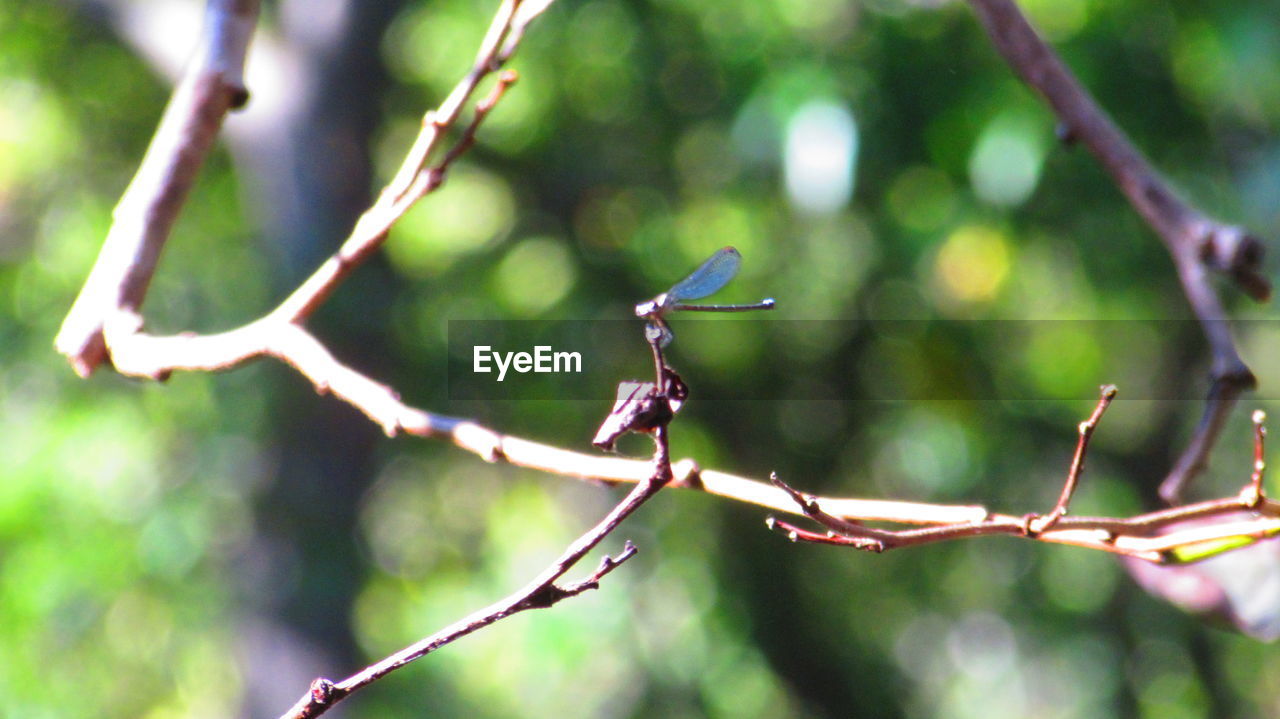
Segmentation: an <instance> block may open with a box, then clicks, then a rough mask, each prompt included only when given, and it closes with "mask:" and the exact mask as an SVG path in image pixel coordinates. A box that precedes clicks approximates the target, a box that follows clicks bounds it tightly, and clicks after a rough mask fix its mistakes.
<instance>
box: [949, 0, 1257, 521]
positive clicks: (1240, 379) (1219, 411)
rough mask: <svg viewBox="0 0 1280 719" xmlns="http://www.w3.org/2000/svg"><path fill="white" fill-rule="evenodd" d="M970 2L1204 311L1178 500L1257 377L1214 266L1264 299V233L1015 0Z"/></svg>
mask: <svg viewBox="0 0 1280 719" xmlns="http://www.w3.org/2000/svg"><path fill="white" fill-rule="evenodd" d="M969 4H970V5H972V6H973V9H974V12H975V13H976V14H977V16H978V19H979V21H981V23H982V26H983V27H984V28H985V29H986V31H987V34H988V35H989V36H990V37H991V40H992V42H993V43H994V44H995V47H996V49H997V50H998V51H999V52H1000V54H1001V55H1002V56H1003V57H1004V59H1005V60H1006V61H1007V62H1008V63H1009V65H1010V66H1011V67H1012V68H1013V69H1014V71H1015V72H1016V73H1017V74H1018V76H1019V77H1021V78H1022V80H1023V81H1024V82H1026V83H1027V84H1028V85H1030V86H1031V87H1032V88H1034V89H1035V90H1036V91H1037V92H1039V93H1040V94H1041V95H1042V96H1043V97H1044V100H1045V102H1047V103H1048V105H1049V107H1050V108H1052V110H1053V111H1054V113H1056V114H1057V116H1058V118H1059V119H1060V121H1061V122H1062V126H1063V130H1064V136H1065V137H1068V138H1071V139H1073V140H1078V141H1080V142H1082V143H1084V145H1085V146H1086V147H1088V148H1089V151H1090V152H1092V153H1093V155H1094V157H1096V158H1097V159H1098V162H1099V163H1101V164H1102V167H1103V168H1104V169H1105V170H1106V171H1107V173H1108V174H1110V175H1111V177H1112V179H1113V180H1115V183H1116V185H1117V186H1118V187H1119V188H1120V191H1121V192H1122V193H1124V195H1125V197H1127V198H1128V199H1129V202H1130V204H1132V205H1133V207H1134V209H1136V210H1137V211H1138V214H1140V215H1142V217H1143V219H1145V220H1146V221H1147V224H1149V225H1151V227H1152V229H1154V230H1155V231H1156V233H1157V234H1158V235H1159V236H1160V239H1161V240H1162V241H1163V242H1164V245H1165V247H1166V248H1167V249H1168V251H1169V254H1170V255H1172V257H1173V262H1174V266H1175V267H1176V268H1177V271H1178V279H1179V280H1180V281H1181V282H1182V288H1183V291H1184V293H1185V294H1186V296H1187V301H1188V302H1189V303H1190V305H1191V309H1192V311H1193V312H1195V314H1196V317H1197V318H1198V319H1199V320H1200V324H1201V326H1202V328H1203V330H1204V333H1205V337H1206V338H1207V340H1208V342H1209V348H1210V351H1211V353H1212V356H1213V361H1212V371H1211V377H1210V381H1211V387H1210V390H1209V396H1208V401H1207V405H1206V407H1205V412H1204V416H1203V418H1202V419H1201V421H1200V424H1199V426H1197V428H1196V431H1195V434H1194V436H1193V437H1192V439H1191V441H1190V442H1189V443H1188V445H1187V448H1186V449H1185V450H1184V451H1183V453H1182V456H1181V457H1180V458H1179V459H1178V461H1177V463H1176V464H1175V465H1174V468H1173V469H1172V470H1171V471H1170V473H1169V475H1168V477H1166V479H1165V481H1164V484H1162V485H1161V488H1160V494H1161V496H1162V497H1164V498H1165V500H1166V501H1169V502H1171V503H1172V502H1175V501H1177V500H1178V498H1179V496H1180V495H1181V492H1182V489H1183V487H1184V486H1185V485H1186V483H1187V482H1189V481H1190V480H1191V479H1192V478H1193V477H1195V476H1196V475H1197V474H1199V473H1200V472H1201V471H1202V470H1203V469H1204V467H1205V465H1206V463H1207V461H1208V456H1209V454H1210V452H1211V451H1212V450H1213V445H1214V444H1215V443H1216V441H1217V438H1218V436H1219V434H1220V433H1221V431H1222V427H1223V425H1224V424H1225V419H1226V416H1227V415H1228V414H1229V413H1230V411H1231V409H1232V407H1233V406H1234V405H1235V401H1236V399H1237V398H1238V397H1239V396H1240V393H1241V392H1243V391H1244V390H1246V389H1252V388H1253V387H1254V386H1255V384H1256V380H1255V379H1254V376H1253V373H1252V372H1250V371H1249V368H1248V366H1246V365H1245V363H1244V361H1243V360H1241V359H1240V355H1239V353H1238V352H1237V350H1236V345H1235V340H1234V339H1233V338H1232V336H1231V327H1230V324H1229V323H1228V320H1227V315H1226V312H1225V310H1224V309H1223V307H1222V302H1221V300H1219V298H1218V295H1217V294H1216V292H1215V291H1214V289H1213V287H1212V286H1211V285H1210V283H1209V270H1216V271H1218V272H1221V273H1223V274H1225V275H1227V276H1228V277H1230V278H1231V279H1232V280H1234V281H1235V283H1236V284H1237V285H1238V286H1239V287H1240V288H1241V289H1242V290H1244V292H1245V293H1247V294H1248V295H1249V296H1251V297H1253V298H1254V299H1256V300H1259V301H1264V300H1266V299H1268V298H1269V297H1270V295H1271V284H1270V282H1269V281H1268V280H1267V278H1266V277H1265V276H1264V275H1263V274H1262V272H1261V265H1262V257H1263V253H1264V248H1263V245H1262V242H1261V241H1260V240H1258V239H1257V238H1256V237H1254V236H1252V235H1250V234H1249V233H1248V232H1247V231H1246V230H1244V229H1243V228H1241V227H1237V226H1235V225H1228V224H1224V223H1222V222H1219V221H1217V220H1215V219H1213V218H1210V217H1208V216H1206V215H1205V214H1204V213H1202V212H1200V211H1199V210H1197V209H1196V208H1194V207H1192V206H1191V205H1189V204H1188V203H1186V202H1185V201H1184V200H1182V198H1180V197H1179V196H1178V195H1177V193H1175V192H1174V191H1173V190H1172V189H1171V188H1170V187H1169V185H1168V183H1167V182H1165V180H1164V179H1163V178H1162V177H1161V176H1160V174H1159V173H1158V172H1156V171H1155V169H1153V168H1152V167H1151V164H1150V163H1149V162H1148V161H1147V159H1146V158H1145V157H1143V156H1142V153H1141V152H1139V151H1138V149H1137V148H1136V147H1134V146H1133V143H1132V142H1130V141H1129V138H1128V137H1126V136H1125V134H1124V132H1122V131H1121V130H1120V128H1118V127H1117V126H1116V125H1115V123H1113V122H1112V121H1111V120H1110V119H1109V118H1108V117H1107V115H1106V113H1105V112H1104V111H1103V110H1102V108H1101V107H1099V106H1098V103H1097V102H1096V101H1095V100H1094V99H1093V98H1092V97H1091V96H1090V95H1089V93H1088V92H1087V91H1086V90H1085V89H1084V88H1083V87H1081V85H1080V83H1079V82H1078V81H1077V80H1076V78H1075V77H1074V76H1073V75H1072V74H1071V71H1070V70H1068V69H1067V67H1066V65H1065V64H1063V62H1062V60H1061V59H1060V58H1059V57H1058V56H1057V54H1056V53H1054V51H1053V50H1052V49H1051V48H1050V47H1049V46H1048V45H1047V44H1045V42H1044V41H1043V40H1042V39H1040V37H1039V35H1037V34H1036V31H1035V29H1034V28H1032V27H1031V24H1030V23H1029V22H1028V21H1027V19H1026V17H1024V16H1023V15H1022V13H1021V11H1020V10H1019V9H1018V6H1017V4H1016V3H1015V2H1014V0H969Z"/></svg>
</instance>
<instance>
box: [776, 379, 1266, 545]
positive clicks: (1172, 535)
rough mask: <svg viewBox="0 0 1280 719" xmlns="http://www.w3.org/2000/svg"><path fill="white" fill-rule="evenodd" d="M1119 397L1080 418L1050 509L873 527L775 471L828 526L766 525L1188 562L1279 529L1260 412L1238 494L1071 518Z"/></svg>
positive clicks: (794, 534) (805, 534) (816, 539)
mask: <svg viewBox="0 0 1280 719" xmlns="http://www.w3.org/2000/svg"><path fill="white" fill-rule="evenodd" d="M1115 396H1116V388H1115V387H1114V386H1113V385H1106V386H1104V387H1103V388H1102V394H1101V396H1100V398H1099V400H1098V404H1097V406H1095V407H1094V410H1093V414H1092V415H1090V416H1089V419H1087V420H1085V421H1084V422H1081V423H1080V428H1079V431H1080V438H1079V440H1078V441H1077V444H1076V452H1075V456H1074V457H1073V459H1072V462H1071V469H1070V470H1069V471H1068V472H1067V480H1066V482H1065V484H1064V486H1063V489H1062V494H1061V496H1060V497H1059V499H1058V502H1057V504H1056V505H1055V506H1054V508H1053V510H1052V511H1051V512H1050V513H1049V514H1047V515H1035V514H1030V515H1025V516H1024V517H1022V518H1021V519H1018V518H1016V517H1011V516H1008V515H1002V514H991V515H988V516H987V517H985V518H983V519H979V520H962V521H955V522H942V523H938V524H936V525H935V526H930V527H925V528H921V529H900V530H890V529H880V528H874V527H868V526H866V525H864V524H863V523H862V522H859V521H854V520H853V519H852V518H848V517H840V516H836V515H833V514H831V513H829V512H828V511H827V510H825V509H823V506H822V504H823V502H824V500H822V499H820V498H817V497H814V496H812V495H808V494H805V493H803V492H800V491H799V490H797V489H795V488H793V487H791V486H789V485H787V484H786V483H785V482H783V481H782V480H780V479H778V476H777V475H776V474H774V475H773V476H772V477H771V480H772V482H773V484H774V486H776V487H778V488H779V489H782V490H783V491H784V492H786V494H787V495H788V496H789V497H790V498H791V500H792V501H793V502H794V503H795V505H796V506H797V507H798V508H799V511H800V513H802V514H804V515H805V516H807V517H809V518H810V519H812V520H814V521H815V522H817V523H818V524H820V525H822V526H823V527H824V528H825V529H826V530H827V531H826V532H814V531H812V530H808V529H805V528H803V527H798V526H796V525H794V524H791V523H789V522H784V521H782V520H779V519H777V518H775V517H769V518H768V519H767V520H766V526H768V527H769V528H770V529H773V530H777V531H781V532H784V533H786V535H787V536H788V538H789V539H791V541H793V542H795V541H802V542H813V543H818V544H834V545H839V546H851V547H855V548H858V549H866V550H870V551H873V552H882V551H885V550H887V549H896V548H899V547H909V546H916V545H920V544H930V543H933V542H940V541H948V540H955V539H964V538H969V537H981V536H987V535H992V534H1008V535H1014V536H1023V537H1027V538H1030V539H1036V540H1041V541H1046V542H1055V543H1062V544H1072V545H1076V546H1081V547H1090V548H1093V549H1101V550H1104V551H1108V552H1113V553H1115V554H1121V555H1124V556H1128V557H1133V558H1135V559H1143V560H1146V561H1150V562H1153V563H1156V564H1166V563H1173V562H1181V561H1185V560H1183V559H1181V556H1182V555H1180V554H1179V550H1182V549H1185V548H1188V547H1192V546H1195V545H1203V544H1205V543H1207V542H1214V541H1217V540H1222V539H1232V538H1236V539H1239V538H1249V539H1264V538H1269V537H1274V536H1277V535H1280V504H1277V503H1276V502H1274V501H1272V500H1269V499H1267V498H1266V497H1265V496H1264V495H1263V492H1262V478H1263V472H1264V470H1265V467H1266V465H1265V463H1264V461H1263V459H1262V458H1263V438H1264V437H1265V436H1266V430H1265V428H1264V427H1263V426H1262V422H1263V420H1264V419H1265V415H1264V414H1263V413H1262V412H1261V411H1258V412H1255V413H1254V415H1253V419H1254V471H1253V474H1252V475H1251V477H1250V480H1249V483H1248V484H1246V485H1245V487H1244V488H1243V489H1241V490H1240V492H1239V493H1238V495H1237V496H1235V497H1228V498H1224V499H1218V500H1214V501H1212V502H1201V503H1199V504H1194V505H1187V506H1184V507H1175V508H1172V509H1166V510H1163V511H1160V512H1151V513H1148V514H1143V515H1138V516H1136V517H1130V518H1127V519H1109V518H1103V517H1068V516H1067V507H1068V505H1069V504H1070V501H1071V497H1072V494H1073V493H1074V491H1075V488H1076V486H1077V485H1078V483H1079V479H1080V475H1081V474H1082V473H1083V471H1084V458H1085V453H1086V452H1087V451H1088V445H1089V439H1090V438H1091V437H1092V436H1093V432H1094V430H1095V429H1096V428H1097V426H1098V421H1099V420H1100V419H1101V418H1102V413H1103V412H1105V411H1106V409H1107V407H1108V406H1109V405H1110V404H1111V401H1112V400H1113V399H1114V398H1115ZM1242 509H1245V510H1251V511H1253V512H1254V513H1255V517H1254V518H1253V519H1249V520H1243V521H1236V520H1235V518H1234V515H1236V514H1237V513H1238V512H1239V511H1240V510H1242ZM1212 516H1220V517H1222V518H1223V521H1222V522H1220V523H1218V524H1211V525H1206V526H1197V527H1192V528H1185V527H1184V528H1181V529H1176V528H1175V529H1174V530H1173V531H1170V532H1169V533H1167V534H1159V532H1160V531H1161V530H1162V529H1165V528H1168V527H1174V525H1178V524H1180V523H1182V522H1185V521H1187V520H1189V519H1196V518H1202V517H1212ZM1241 546H1243V544H1242V545H1241ZM1208 556H1211V555H1210V554H1204V555H1197V558H1207V557H1208Z"/></svg>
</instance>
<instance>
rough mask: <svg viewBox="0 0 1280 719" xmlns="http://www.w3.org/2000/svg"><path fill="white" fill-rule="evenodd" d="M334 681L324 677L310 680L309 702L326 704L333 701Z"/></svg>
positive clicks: (320, 704)
mask: <svg viewBox="0 0 1280 719" xmlns="http://www.w3.org/2000/svg"><path fill="white" fill-rule="evenodd" d="M333 694H334V683H333V682H332V681H330V680H328V679H326V678H324V677H319V678H318V679H316V680H315V681H313V682H311V703H312V704H317V705H319V706H328V705H329V702H331V701H333Z"/></svg>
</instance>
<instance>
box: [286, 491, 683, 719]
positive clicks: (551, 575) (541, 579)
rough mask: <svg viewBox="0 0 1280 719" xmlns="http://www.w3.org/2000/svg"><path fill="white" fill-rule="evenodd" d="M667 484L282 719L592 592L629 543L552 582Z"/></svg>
mask: <svg viewBox="0 0 1280 719" xmlns="http://www.w3.org/2000/svg"><path fill="white" fill-rule="evenodd" d="M665 484H666V483H665V482H662V481H660V480H659V479H658V478H657V477H656V475H655V477H651V478H649V479H648V480H646V481H644V482H641V483H640V484H637V485H636V486H635V487H633V488H632V489H631V492H630V493H628V494H627V496H626V498H624V499H623V500H622V501H621V502H620V503H619V504H618V505H617V506H616V507H614V508H613V510H612V511H610V512H609V514H607V515H605V517H604V519H602V520H600V522H599V523H598V524H596V525H595V526H594V527H592V528H591V529H589V530H588V531H587V532H586V533H585V534H583V535H582V536H581V537H578V539H577V540H575V541H574V542H573V543H572V544H570V545H569V547H568V548H566V549H565V550H564V552H563V553H562V554H561V555H560V556H559V557H557V558H556V560H555V561H554V562H552V563H551V564H550V565H549V566H548V567H547V568H546V569H544V570H542V572H541V573H540V574H539V575H538V576H537V577H536V578H534V579H533V581H531V582H529V583H528V584H527V585H525V586H524V587H523V588H522V589H520V590H519V591H517V592H515V593H513V594H511V595H509V596H507V597H505V598H504V599H501V600H499V601H497V602H495V603H493V604H491V605H489V606H487V607H485V608H484V609H481V610H478V611H476V612H473V613H472V614H470V615H468V616H467V617H465V618H463V619H460V620H458V621H457V622H454V623H453V624H450V625H449V626H447V627H445V628H444V629H441V630H440V631H438V632H436V633H435V634H432V635H431V636H428V637H425V638H423V639H421V640H419V641H417V642H414V643H413V644H410V645H409V646H407V647H405V648H404V649H401V650H400V651H398V652H396V653H395V654H392V655H391V656H389V657H387V658H385V659H383V660H381V661H379V662H377V663H374V664H371V665H369V666H367V667H365V668H364V669H362V670H360V671H359V672H356V673H355V674H352V675H351V676H349V677H347V678H346V679H343V680H342V681H340V682H332V681H330V680H328V679H324V678H320V679H316V680H315V681H313V682H312V683H311V689H310V690H309V691H308V692H307V694H305V695H304V696H303V697H302V698H301V699H299V700H298V702H297V703H296V704H294V705H293V707H292V708H290V709H289V711H287V712H285V713H284V714H283V715H282V716H281V719H304V717H318V716H320V715H321V714H324V713H325V712H326V711H328V710H329V709H331V708H332V707H333V706H334V705H335V704H337V703H338V702H340V701H342V700H343V699H345V698H347V697H348V696H350V695H351V694H352V693H354V692H357V691H359V690H360V689H362V688H364V687H366V686H368V685H369V684H372V683H373V682H375V681H377V680H379V679H381V678H382V677H384V676H386V675H388V674H390V673H391V672H394V671H395V670H397V669H399V668H401V667H403V666H406V665H407V664H409V663H411V662H413V661H415V660H418V659H421V658H422V657H424V656H426V655H428V654H430V653H431V652H434V651H435V650H437V649H439V648H441V647H443V646H446V645H448V644H452V643H453V642H455V641H457V640H459V639H461V638H463V637H465V636H467V635H469V634H472V633H473V632H476V631H479V630H480V629H484V628H485V627H487V626H490V625H491V624H494V623H495V622H498V621H499V620H502V619H505V618H507V617H509V616H511V615H513V614H518V613H519V612H523V611H525V610H527V609H545V608H547V607H551V606H554V605H555V604H557V603H558V602H560V601H562V600H564V599H568V598H570V597H576V596H578V595H579V594H582V593H583V592H586V591H588V590H591V589H596V588H597V587H598V586H599V583H600V580H601V579H602V578H603V577H604V576H605V575H607V574H609V572H611V571H613V570H614V569H615V568H617V566H618V565H620V564H622V563H623V562H625V561H627V560H628V559H630V558H631V557H633V556H635V553H636V548H635V546H634V545H632V544H631V542H630V541H628V542H627V543H626V544H625V545H624V547H623V550H622V552H621V553H620V554H619V555H618V557H617V558H616V559H615V558H611V557H608V556H606V557H604V559H602V560H601V562H600V566H599V567H598V568H597V569H596V571H595V572H593V573H592V574H591V575H590V576H589V577H587V578H586V579H584V580H582V581H580V582H574V583H572V584H569V585H567V586H563V587H562V586H559V585H557V584H556V582H557V581H558V580H559V579H560V578H561V577H563V576H564V575H565V574H566V573H568V571H569V570H570V569H572V568H573V567H574V565H576V564H577V563H578V562H579V561H580V560H581V559H582V558H583V557H584V556H586V554H587V552H590V551H591V550H592V549H593V548H595V546H596V545H597V544H599V543H600V542H601V541H602V540H603V539H604V538H605V537H607V536H608V535H609V533H611V532H612V531H613V530H614V529H616V528H617V526H618V524H620V523H621V522H622V520H624V519H626V518H627V517H629V516H631V515H632V514H633V513H635V511H636V510H637V509H639V508H640V507H641V505H643V504H644V503H645V502H647V501H648V500H649V499H650V498H652V497H653V495H655V494H657V493H658V491H659V490H661V489H662V487H663V486H665Z"/></svg>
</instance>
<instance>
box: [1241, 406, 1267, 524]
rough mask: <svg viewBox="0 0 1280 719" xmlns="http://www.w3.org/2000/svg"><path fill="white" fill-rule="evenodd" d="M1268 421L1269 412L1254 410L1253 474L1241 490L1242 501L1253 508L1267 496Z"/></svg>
mask: <svg viewBox="0 0 1280 719" xmlns="http://www.w3.org/2000/svg"><path fill="white" fill-rule="evenodd" d="M1266 421H1267V413H1266V412H1263V411H1262V410H1260V409H1259V410H1254V412H1253V474H1252V475H1251V476H1250V477H1249V484H1247V485H1246V486H1245V488H1244V489H1242V490H1240V501H1241V502H1243V503H1245V504H1247V505H1249V506H1250V507H1251V508H1252V507H1256V506H1258V505H1259V504H1260V503H1261V502H1262V500H1263V499H1264V497H1265V496H1266V495H1265V493H1264V490H1263V487H1262V480H1263V479H1264V478H1265V476H1266V473H1267V460H1266V457H1265V444H1266V438H1267V428H1266V427H1265V426H1263V423H1264V422H1266Z"/></svg>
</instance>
